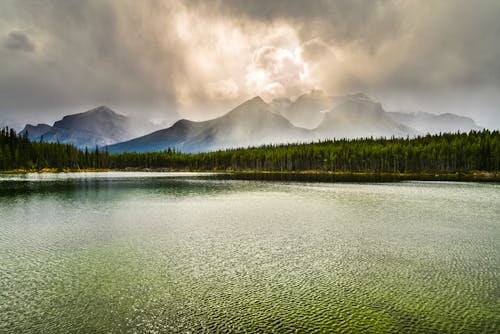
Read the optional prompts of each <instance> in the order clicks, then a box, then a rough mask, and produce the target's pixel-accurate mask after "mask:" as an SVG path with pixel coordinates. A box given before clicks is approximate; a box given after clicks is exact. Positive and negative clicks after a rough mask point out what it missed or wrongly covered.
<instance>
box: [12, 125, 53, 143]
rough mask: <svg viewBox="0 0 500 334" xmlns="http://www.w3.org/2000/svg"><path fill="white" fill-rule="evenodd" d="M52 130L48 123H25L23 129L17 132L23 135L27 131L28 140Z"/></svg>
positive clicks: (37, 137)
mask: <svg viewBox="0 0 500 334" xmlns="http://www.w3.org/2000/svg"><path fill="white" fill-rule="evenodd" d="M50 130H52V127H51V126H50V125H48V124H43V123H41V124H37V125H31V124H26V126H25V127H24V129H23V130H22V131H21V132H19V134H21V135H24V133H26V132H28V138H29V139H30V140H38V139H40V137H41V136H43V135H44V134H46V133H47V132H49V131H50Z"/></svg>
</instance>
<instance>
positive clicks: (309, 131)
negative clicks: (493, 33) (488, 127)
mask: <svg viewBox="0 0 500 334" xmlns="http://www.w3.org/2000/svg"><path fill="white" fill-rule="evenodd" d="M398 117H399V118H400V119H398ZM436 117H438V118H439V117H441V116H437V115H436ZM456 117H457V119H460V120H462V121H463V122H465V123H467V124H468V125H469V128H470V129H471V130H473V129H476V127H477V126H476V125H475V123H474V121H472V120H471V119H468V118H465V117H460V116H456ZM308 118H309V119H308ZM448 118H449V117H448ZM307 119H308V120H307ZM411 120H412V118H410V119H408V118H405V117H404V115H396V114H395V113H389V112H387V111H385V110H384V109H383V107H382V105H381V104H380V103H378V102H375V101H373V100H372V99H370V98H369V97H368V96H366V95H365V94H363V93H357V94H352V95H345V96H328V95H326V94H325V93H324V92H322V91H318V90H314V91H312V92H311V93H308V94H304V95H302V96H300V97H299V98H297V99H296V100H295V101H292V100H290V99H288V98H282V99H276V100H273V101H271V102H270V103H266V102H265V101H263V100H262V99H261V98H260V97H255V98H253V99H251V100H248V101H246V102H244V103H243V104H241V105H239V106H237V107H236V108H234V109H233V110H231V111H230V112H228V113H227V114H225V115H223V116H221V117H218V118H215V119H212V120H208V121H204V122H193V121H189V120H185V119H184V120H180V121H178V122H176V123H175V124H174V125H173V126H171V127H169V128H166V129H163V130H159V131H156V132H154V133H151V134H148V135H145V136H142V137H139V138H135V139H132V140H129V141H126V142H122V143H118V144H114V145H110V146H109V147H108V148H109V150H110V152H112V153H120V152H132V151H135V152H146V151H162V150H165V149H167V148H175V149H177V150H181V151H183V152H203V151H212V150H217V149H227V148H234V147H245V146H255V145H261V144H273V143H287V142H300V141H312V140H319V139H332V138H356V137H370V136H372V137H391V136H395V137H406V136H411V137H413V136H416V135H420V134H425V133H427V132H426V131H424V130H425V129H420V128H419V129H416V128H414V127H413V126H411V124H413V123H411V122H410V121H411ZM466 120H469V121H466ZM316 123H317V124H316ZM465 123H464V124H465ZM298 124H300V125H303V127H300V126H298ZM306 125H307V126H306ZM453 127H454V125H453V124H448V128H453ZM459 128H460V129H462V128H463V127H459ZM449 131H452V130H449ZM454 131H456V130H454Z"/></svg>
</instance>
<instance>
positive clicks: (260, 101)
mask: <svg viewBox="0 0 500 334" xmlns="http://www.w3.org/2000/svg"><path fill="white" fill-rule="evenodd" d="M247 103H248V104H265V105H267V103H266V101H264V100H263V99H262V98H261V97H260V96H256V97H253V98H251V99H250V100H248V101H246V102H245V103H243V104H247Z"/></svg>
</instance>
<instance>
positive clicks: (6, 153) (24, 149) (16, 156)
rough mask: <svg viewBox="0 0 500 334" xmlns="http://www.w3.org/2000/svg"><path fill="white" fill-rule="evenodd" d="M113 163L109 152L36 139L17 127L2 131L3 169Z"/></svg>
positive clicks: (0, 155) (0, 163)
mask: <svg viewBox="0 0 500 334" xmlns="http://www.w3.org/2000/svg"><path fill="white" fill-rule="evenodd" d="M111 165H112V161H111V159H110V155H109V154H108V152H106V151H103V152H101V151H99V148H98V147H96V148H95V149H94V150H92V151H89V150H88V149H85V150H83V151H82V150H79V149H78V148H76V147H75V146H73V145H70V144H60V143H47V142H41V141H40V142H36V141H30V140H29V139H28V133H25V134H24V135H22V136H20V135H18V134H16V132H15V131H14V130H13V129H9V128H4V129H2V130H0V170H13V169H29V170H33V169H38V170H40V169H43V168H56V169H59V170H63V169H85V168H108V166H111Z"/></svg>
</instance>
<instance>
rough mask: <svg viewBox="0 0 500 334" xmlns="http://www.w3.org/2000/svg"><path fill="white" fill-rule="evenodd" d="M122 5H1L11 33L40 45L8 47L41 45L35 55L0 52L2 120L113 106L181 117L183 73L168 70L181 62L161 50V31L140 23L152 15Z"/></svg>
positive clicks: (12, 44)
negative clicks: (9, 115)
mask: <svg viewBox="0 0 500 334" xmlns="http://www.w3.org/2000/svg"><path fill="white" fill-rule="evenodd" d="M120 4H121V5H120V6H117V5H116V4H115V3H113V2H110V1H56V0H55V1H43V2H42V1H41V2H31V1H10V2H9V1H7V2H5V3H3V4H0V9H1V10H0V12H3V13H2V14H0V16H1V17H2V18H3V19H4V21H7V23H8V25H7V26H10V27H21V28H22V29H23V30H26V31H31V32H32V37H30V38H33V40H34V42H32V41H31V40H30V39H28V37H27V36H26V35H21V34H19V33H15V34H14V33H10V34H9V35H8V36H9V39H8V40H7V41H6V42H5V44H4V45H5V46H6V47H8V48H9V49H10V50H12V49H14V48H16V49H21V48H22V49H23V50H28V49H33V47H32V46H33V43H35V44H37V46H38V45H39V47H37V50H36V51H37V52H36V54H34V55H27V56H15V55H12V53H8V52H6V51H7V50H3V51H0V64H1V65H0V66H1V67H2V74H0V113H5V112H15V113H18V112H29V113H30V114H35V113H39V112H41V113H46V112H51V111H53V110H64V112H66V113H67V112H77V111H82V110H79V108H86V107H92V106H95V105H100V104H109V105H110V106H112V107H115V108H118V109H119V110H118V111H123V110H127V109H129V110H141V111H144V112H145V114H148V116H155V114H156V115H157V116H158V114H161V113H162V112H163V113H170V114H175V103H176V101H175V94H174V92H173V91H172V90H171V89H170V83H171V82H172V81H173V80H172V79H171V77H173V76H174V75H175V73H176V71H179V70H181V68H182V67H181V66H179V64H177V65H178V66H177V67H176V66H172V67H170V66H168V64H174V65H175V64H176V57H175V55H173V54H172V53H171V52H170V51H169V50H168V48H166V47H163V46H162V45H161V44H160V43H158V39H159V36H158V30H157V29H156V28H155V27H154V26H148V25H144V20H143V17H141V15H147V14H144V13H141V12H140V11H136V12H134V11H133V10H132V8H131V7H130V6H129V5H128V4H127V3H126V2H125V1H123V2H120ZM138 7H139V8H137V9H139V10H140V9H141V8H140V6H138ZM0 28H1V26H0ZM152 114H153V115H152ZM166 116H168V115H166ZM165 118H168V117H165Z"/></svg>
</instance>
